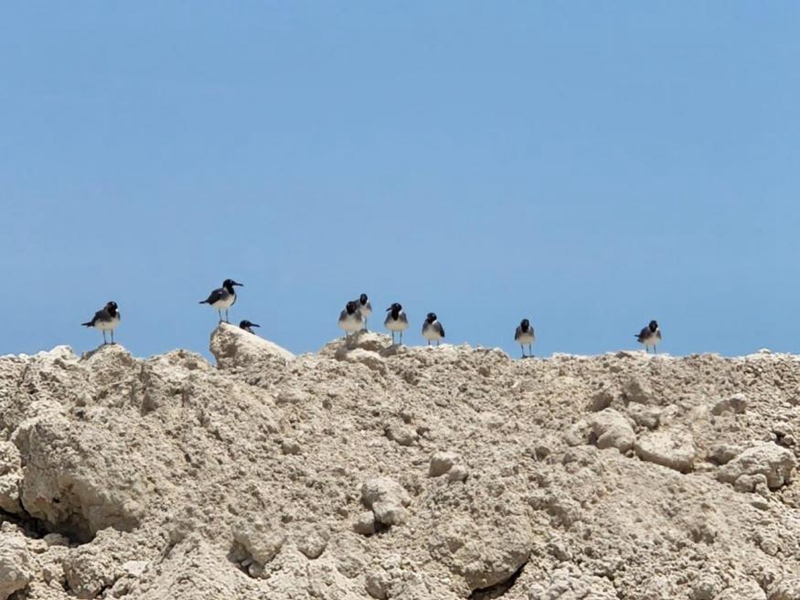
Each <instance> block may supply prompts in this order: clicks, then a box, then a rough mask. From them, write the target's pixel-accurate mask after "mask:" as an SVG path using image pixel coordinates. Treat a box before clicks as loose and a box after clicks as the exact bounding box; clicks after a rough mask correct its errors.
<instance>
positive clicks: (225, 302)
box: [200, 279, 244, 323]
mask: <svg viewBox="0 0 800 600" xmlns="http://www.w3.org/2000/svg"><path fill="white" fill-rule="evenodd" d="M236 285H238V286H241V287H244V284H242V283H236V282H235V281H234V280H233V279H226V280H225V281H223V282H222V287H221V288H217V289H216V290H214V291H213V292H211V294H209V296H208V298H206V299H205V300H201V301H200V304H210V305H211V306H213V307H214V308H216V309H217V312H218V313H219V322H220V323H222V311H223V310H224V311H225V322H226V323H230V321H229V320H228V309H229V308H230V307H231V306H233V305H234V304H236V290H234V289H233V287H234V286H236Z"/></svg>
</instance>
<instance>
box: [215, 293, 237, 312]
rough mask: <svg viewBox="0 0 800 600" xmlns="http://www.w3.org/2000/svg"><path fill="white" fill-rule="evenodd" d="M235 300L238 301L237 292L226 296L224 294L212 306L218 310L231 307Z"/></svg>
mask: <svg viewBox="0 0 800 600" xmlns="http://www.w3.org/2000/svg"><path fill="white" fill-rule="evenodd" d="M234 302H236V294H228V295H226V296H223V297H222V298H220V299H219V300H217V301H216V302H214V304H212V305H211V306H213V307H214V308H216V309H217V310H225V309H226V308H230V307H231V306H233V303H234Z"/></svg>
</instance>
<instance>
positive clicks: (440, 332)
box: [436, 321, 444, 337]
mask: <svg viewBox="0 0 800 600" xmlns="http://www.w3.org/2000/svg"><path fill="white" fill-rule="evenodd" d="M436 329H438V330H439V335H441V336H442V337H444V327H443V326H442V324H441V323H439V321H436Z"/></svg>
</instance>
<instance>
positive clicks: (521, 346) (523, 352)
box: [519, 344, 525, 358]
mask: <svg viewBox="0 0 800 600" xmlns="http://www.w3.org/2000/svg"><path fill="white" fill-rule="evenodd" d="M519 347H520V348H522V358H525V346H523V345H522V344H520V345H519Z"/></svg>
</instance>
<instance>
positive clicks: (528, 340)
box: [82, 279, 661, 358]
mask: <svg viewBox="0 0 800 600" xmlns="http://www.w3.org/2000/svg"><path fill="white" fill-rule="evenodd" d="M237 286H239V287H241V286H243V284H241V283H237V282H235V281H234V280H233V279H226V280H225V281H223V282H222V287H220V288H217V289H215V290H214V291H213V292H211V294H209V296H208V298H206V299H205V300H201V301H200V304H208V305H210V306H211V307H212V308H215V309H217V312H218V313H219V322H220V323H222V322H223V316H222V315H223V313H224V314H225V318H224V322H225V323H230V321H229V320H228V309H230V307H231V306H233V305H234V304H236V289H235V288H236V287H237ZM386 312H387V315H386V319H384V321H383V324H384V326H385V327H386V329H388V330H389V331H391V333H392V344H397V343H399V344H402V343H403V332H404V331H405V330H406V329H408V326H409V324H408V316H407V315H406V313H405V311H404V310H403V306H402V305H401V304H399V303H397V302H395V303H394V304H392V305H391V306H390V307H389V308H387V309H386ZM370 316H372V304H370V301H369V297H368V296H367V295H366V294H361V296H359V298H358V299H357V300H351V301H349V302H348V303H347V304H346V305H345V307H344V310H342V312H341V313H340V314H339V327H340V328H341V329H343V330H344V332H345V338H347V337H348V336H350V335H352V334H356V333H358V332H359V331H362V330H366V329H367V319H369V317H370ZM120 319H121V315H120V312H119V306H117V303H116V302H108V303H107V304H106V305H105V306H104V307H103V308H101V309H100V310H98V311H97V312H96V313H95V314H94V317H92V320H91V321H87V322H86V323H83V324H82V325H83V326H84V327H94V328H95V329H99V330H100V331H102V332H103V345H105V344H107V343H108V341H107V339H106V332H107V331H108V332H110V333H111V343H112V344H114V343H115V342H114V329H116V327H117V325H119V323H120ZM239 327H240V328H242V329H244V330H245V331H247V332H249V333H253V327H260V325H257V324H256V323H251V322H250V321H248V320H244V321H241V322H240V323H239ZM396 334H399V338H400V339H399V342H398V341H397V339H396V337H395V336H396ZM422 336H423V337H424V338H425V339H426V340H428V346H430V345H431V343H432V342H436V345H437V346H438V345H439V343H440V342H441V340H443V339H444V326H443V325H442V323H441V321H439V317H437V316H436V313H433V312H430V313H428V315H427V316H426V317H425V321H424V322H423V323H422ZM635 337H636V339H637V340H638V341H639V343H640V344H643V345H644V347H645V351H647V352H649V351H650V348H651V347H652V348H653V352H654V353H657V352H658V349H657V346H658V342H659V341H661V330H660V329H659V327H658V323H657V322H656V321H650V323H649V324H648V325H647V327H644V328H643V329H642V330H641V331H640V332H639V334H638V335H636V336H635ZM514 340H515V341H516V342H517V343H518V344H519V345H520V347H521V348H522V358H526V357H530V356H533V354H532V346H533V342H534V341H536V334H535V332H534V330H533V327H532V326H531V322H530V321H529V320H528V319H522V321H521V322H520V324H519V325H518V326H517V329H516V331H515V332H514ZM526 346H527V348H528V354H527V355H526V354H525V347H526Z"/></svg>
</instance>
